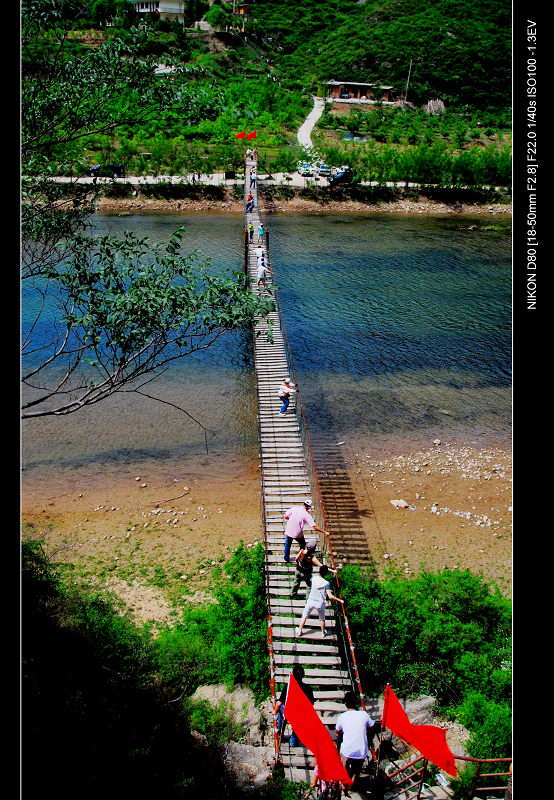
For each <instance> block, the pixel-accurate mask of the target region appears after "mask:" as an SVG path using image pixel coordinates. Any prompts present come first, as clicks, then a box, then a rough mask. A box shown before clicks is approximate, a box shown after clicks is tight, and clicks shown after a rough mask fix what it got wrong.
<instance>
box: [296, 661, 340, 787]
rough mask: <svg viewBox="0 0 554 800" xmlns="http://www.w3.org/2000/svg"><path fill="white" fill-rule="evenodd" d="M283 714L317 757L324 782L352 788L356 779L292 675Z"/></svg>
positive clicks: (319, 773)
mask: <svg viewBox="0 0 554 800" xmlns="http://www.w3.org/2000/svg"><path fill="white" fill-rule="evenodd" d="M283 714H284V715H285V719H286V720H287V721H288V722H289V723H290V725H291V727H292V729H293V731H294V732H295V734H296V735H297V736H298V738H299V739H300V741H301V742H302V744H304V745H306V747H307V748H308V750H311V752H312V753H313V754H314V756H315V758H316V761H317V769H318V775H319V777H320V778H321V780H323V781H341V783H344V784H347V785H348V786H351V785H352V779H351V778H350V776H349V775H348V773H347V771H346V769H345V768H344V766H343V763H342V761H341V758H340V755H339V752H338V750H337V748H336V746H335V743H334V742H333V739H332V738H331V734H330V733H329V731H328V730H327V728H326V727H325V725H324V724H323V722H322V721H321V720H320V718H319V717H318V715H317V711H316V710H315V708H314V707H313V705H312V704H311V703H310V701H309V700H308V698H307V697H306V695H305V694H304V692H303V691H302V689H301V688H300V686H299V685H298V681H297V680H296V679H295V678H294V676H293V675H292V673H291V675H290V676H289V685H288V689H287V699H286V701H285V706H284V708H283Z"/></svg>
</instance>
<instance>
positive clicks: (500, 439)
mask: <svg viewBox="0 0 554 800" xmlns="http://www.w3.org/2000/svg"><path fill="white" fill-rule="evenodd" d="M265 221H266V222H267V223H268V228H269V231H270V247H271V257H272V264H273V268H274V272H275V277H276V283H277V285H278V287H279V296H280V300H281V305H282V308H283V312H284V317H285V323H286V330H287V334H288V338H289V342H290V346H291V351H292V356H293V359H294V364H295V369H296V374H297V377H298V380H299V383H300V386H301V392H302V397H303V403H304V410H305V414H306V418H307V422H308V426H309V430H310V436H311V438H312V440H313V441H314V442H316V443H318V442H320V443H321V442H325V441H326V440H329V441H339V440H340V441H348V442H350V443H351V445H352V446H353V447H356V448H365V450H366V451H367V452H373V453H375V454H378V453H381V452H382V453H394V452H404V451H410V450H413V449H415V448H417V447H419V446H420V445H421V444H422V443H427V444H428V443H429V441H432V440H433V439H434V438H435V437H439V438H440V437H444V436H450V437H455V438H456V440H457V441H458V442H461V443H463V442H473V443H478V444H484V443H487V442H492V443H498V444H501V445H502V446H506V445H507V443H509V440H510V432H511V414H512V411H511V220H506V219H498V218H488V217H483V216H479V217H475V218H472V217H469V216H464V217H461V216H459V215H452V216H412V215H410V216H407V215H403V216H400V215H398V216H395V215H390V214H382V215H381V214H373V215H354V214H349V215H336V216H332V215H320V214H298V215H295V214H293V215H291V214H286V215H282V216H269V217H268V218H267V219H266V220H265ZM93 222H94V225H95V227H96V228H97V230H98V231H99V232H107V231H111V232H114V233H118V232H122V231H123V230H125V229H129V230H132V231H134V232H135V233H137V234H139V235H141V236H150V237H152V239H153V240H158V241H167V239H168V237H169V235H170V234H171V232H172V231H173V230H174V229H175V227H177V225H184V226H185V229H186V236H185V240H184V250H185V251H186V252H188V251H192V250H194V249H196V248H199V249H201V250H202V251H203V252H204V253H205V255H206V256H207V257H210V258H211V259H212V260H213V265H214V268H216V269H218V270H219V269H223V270H225V269H241V267H242V263H243V254H242V247H243V233H242V232H243V227H242V219H241V218H240V217H238V216H237V215H225V214H213V215H212V214H210V215H189V216H186V215H185V216H183V215H170V214H159V215H154V214H152V215H140V214H137V215H132V216H127V217H119V216H116V215H100V214H97V215H96V216H95V217H94V219H93ZM493 223H494V224H493ZM28 311H29V309H26V307H25V302H24V303H23V328H25V324H26V314H27V313H28ZM149 391H150V392H151V393H152V394H154V393H155V394H157V395H158V396H160V397H163V398H164V399H166V400H169V401H171V402H173V403H176V404H177V405H181V406H183V407H184V408H186V409H187V411H188V412H189V413H190V414H191V415H192V416H193V417H195V418H196V419H197V420H199V422H200V423H201V424H202V426H203V427H200V426H199V425H197V424H195V423H194V422H193V421H192V420H191V419H190V418H189V417H187V416H185V415H184V414H182V413H181V412H179V411H177V410H176V409H173V408H171V407H169V406H168V405H165V404H162V403H157V402H155V401H152V400H148V399H145V398H140V397H137V396H134V395H132V394H123V395H117V396H114V397H112V398H110V399H108V400H105V401H103V402H101V403H100V404H99V405H98V406H94V407H92V408H90V409H84V410H83V411H79V412H77V413H74V414H71V415H69V416H67V417H62V418H48V417H45V418H41V419H37V420H30V421H25V422H24V424H23V426H22V466H23V486H24V490H25V491H33V492H37V493H39V494H40V493H48V492H52V493H55V492H56V491H57V490H61V488H62V487H64V486H67V485H75V484H76V483H77V482H79V484H80V485H86V484H87V483H90V484H94V483H97V482H98V481H102V482H104V481H105V482H113V481H117V480H118V479H119V478H120V477H121V476H122V475H125V476H127V477H128V475H129V473H130V472H133V471H137V470H143V469H145V468H147V467H148V465H153V464H155V465H156V467H157V469H158V470H160V469H161V470H166V471H167V472H171V471H172V470H174V469H177V468H178V467H179V466H182V465H183V463H186V464H187V466H188V467H189V468H191V469H193V470H194V469H197V470H198V471H202V470H203V471H204V472H206V471H208V472H211V473H213V474H221V473H223V474H226V475H232V474H233V473H234V471H236V470H237V469H243V468H245V467H247V466H248V465H252V464H254V463H257V458H258V448H257V427H256V393H255V382H254V375H253V360H252V345H251V340H250V334H249V332H247V331H246V332H245V331H241V332H235V333H232V334H229V335H227V336H224V337H222V338H220V339H219V340H218V341H217V343H216V344H215V345H214V346H213V347H212V348H210V350H209V351H207V352H206V353H203V354H196V355H194V356H191V357H188V358H187V359H186V360H185V361H184V362H183V363H182V364H180V365H177V364H175V365H173V366H172V367H171V368H170V369H169V370H168V371H167V372H166V373H165V374H164V375H163V376H162V377H160V378H159V379H158V381H157V382H156V383H155V384H154V385H151V386H150V387H149ZM137 474H138V472H137Z"/></svg>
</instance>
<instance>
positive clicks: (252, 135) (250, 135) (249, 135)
mask: <svg viewBox="0 0 554 800" xmlns="http://www.w3.org/2000/svg"><path fill="white" fill-rule="evenodd" d="M246 138H247V139H255V138H256V131H252V133H249V134H248V136H247V137H246Z"/></svg>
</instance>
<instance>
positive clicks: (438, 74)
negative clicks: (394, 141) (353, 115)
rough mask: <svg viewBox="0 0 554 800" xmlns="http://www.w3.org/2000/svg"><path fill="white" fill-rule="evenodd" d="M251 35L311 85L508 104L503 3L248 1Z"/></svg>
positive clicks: (506, 9)
mask: <svg viewBox="0 0 554 800" xmlns="http://www.w3.org/2000/svg"><path fill="white" fill-rule="evenodd" d="M250 13H251V15H252V16H253V17H254V18H255V27H256V30H257V32H258V35H259V36H265V37H266V38H267V37H271V39H272V42H271V47H272V48H273V54H274V60H275V65H276V67H277V66H279V67H280V68H281V69H283V70H285V71H286V72H287V73H289V74H291V75H293V74H296V75H297V76H299V77H300V76H302V78H303V79H304V80H305V79H308V82H309V81H310V80H311V79H313V80H314V82H324V81H327V80H329V79H330V78H336V79H350V80H359V81H366V80H367V81H380V82H382V83H386V84H392V85H393V86H394V87H395V89H396V91H397V93H398V94H403V93H404V90H405V88H406V81H407V77H408V70H409V67H410V61H412V71H411V77H410V85H409V98H408V99H411V100H413V101H414V102H416V103H424V102H426V101H427V100H429V99H433V98H436V97H438V98H441V99H442V100H443V101H444V102H445V103H446V105H447V106H449V107H458V108H459V107H461V106H465V105H468V106H471V107H475V108H488V109H491V108H506V107H507V106H509V105H510V84H511V6H510V3H509V2H507V0H482V2H480V3H474V2H471V0H456V2H453V1H452V0H366V2H354V0H342V2H339V0H301V2H297V3H296V4H294V3H287V5H286V6H285V5H284V4H283V2H282V0H254V2H253V4H252V7H251V12H250Z"/></svg>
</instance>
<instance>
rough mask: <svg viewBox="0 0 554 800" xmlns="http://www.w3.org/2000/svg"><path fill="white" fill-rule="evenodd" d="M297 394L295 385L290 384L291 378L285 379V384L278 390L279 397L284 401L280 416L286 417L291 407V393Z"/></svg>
mask: <svg viewBox="0 0 554 800" xmlns="http://www.w3.org/2000/svg"><path fill="white" fill-rule="evenodd" d="M294 392H296V389H295V388H294V383H291V382H290V378H284V380H283V383H282V384H281V385H280V386H279V388H278V389H277V396H278V397H279V399H280V400H282V401H283V405H282V406H281V410H280V411H279V414H280V415H281V416H282V417H284V416H285V414H286V411H287V408H288V407H289V403H290V396H291V393H294Z"/></svg>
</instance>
